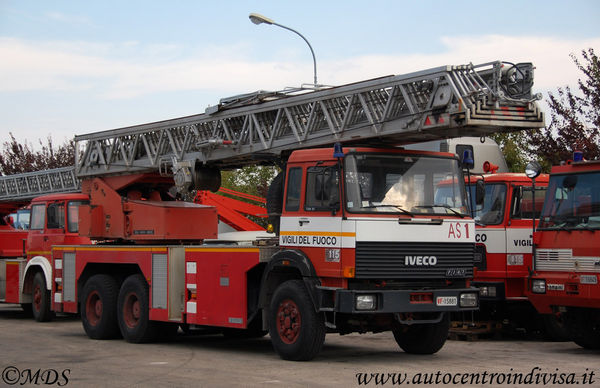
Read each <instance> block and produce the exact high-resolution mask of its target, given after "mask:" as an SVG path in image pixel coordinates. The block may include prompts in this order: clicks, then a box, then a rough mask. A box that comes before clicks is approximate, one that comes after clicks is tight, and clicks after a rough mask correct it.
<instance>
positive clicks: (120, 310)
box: [117, 274, 159, 343]
mask: <svg viewBox="0 0 600 388" xmlns="http://www.w3.org/2000/svg"><path fill="white" fill-rule="evenodd" d="M149 300H150V298H149V297H148V283H146V279H144V278H143V277H142V275H139V274H138V275H131V276H129V277H128V278H127V279H125V281H124V282H123V285H122V286H121V290H120V291H119V302H118V305H117V314H118V320H119V328H120V329H121V334H123V338H125V340H126V341H127V342H133V343H144V342H151V341H154V340H156V339H157V337H158V334H159V333H158V331H159V330H158V329H159V325H158V323H157V322H152V321H151V320H150V317H149V314H150V309H149V307H148V302H149Z"/></svg>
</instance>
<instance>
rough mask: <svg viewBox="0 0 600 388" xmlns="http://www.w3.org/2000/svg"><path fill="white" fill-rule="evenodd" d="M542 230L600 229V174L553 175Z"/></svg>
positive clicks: (543, 214)
mask: <svg viewBox="0 0 600 388" xmlns="http://www.w3.org/2000/svg"><path fill="white" fill-rule="evenodd" d="M539 228H540V229H562V230H571V229H600V172H594V173H587V174H577V175H576V174H569V175H553V176H551V177H550V183H549V184H548V192H547V194H546V201H545V202H544V209H543V210H542V217H541V220H540V224H539Z"/></svg>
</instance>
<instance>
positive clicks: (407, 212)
mask: <svg viewBox="0 0 600 388" xmlns="http://www.w3.org/2000/svg"><path fill="white" fill-rule="evenodd" d="M376 207H393V208H396V209H398V210H400V211H401V212H402V213H404V214H406V215H409V216H412V215H413V214H412V213H411V212H409V211H408V210H406V209H402V208H401V207H400V206H398V205H368V206H361V207H360V208H361V209H373V208H376Z"/></svg>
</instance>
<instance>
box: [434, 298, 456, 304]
mask: <svg viewBox="0 0 600 388" xmlns="http://www.w3.org/2000/svg"><path fill="white" fill-rule="evenodd" d="M435 304H436V305H437V306H456V305H457V304H458V298H457V297H456V296H438V297H437V299H436V302H435Z"/></svg>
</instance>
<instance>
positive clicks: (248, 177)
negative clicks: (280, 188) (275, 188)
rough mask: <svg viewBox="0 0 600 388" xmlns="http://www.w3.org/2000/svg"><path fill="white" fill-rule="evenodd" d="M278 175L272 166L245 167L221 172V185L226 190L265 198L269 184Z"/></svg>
mask: <svg viewBox="0 0 600 388" xmlns="http://www.w3.org/2000/svg"><path fill="white" fill-rule="evenodd" d="M278 173H279V169H278V168H277V167H273V166H246V167H243V168H239V169H237V170H232V171H223V172H221V185H222V186H223V187H226V188H228V189H232V190H236V191H240V192H242V193H246V194H252V195H258V196H259V197H263V198H265V197H266V196H267V191H268V190H269V184H270V183H271V181H272V180H273V178H274V177H275V175H277V174H278Z"/></svg>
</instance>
